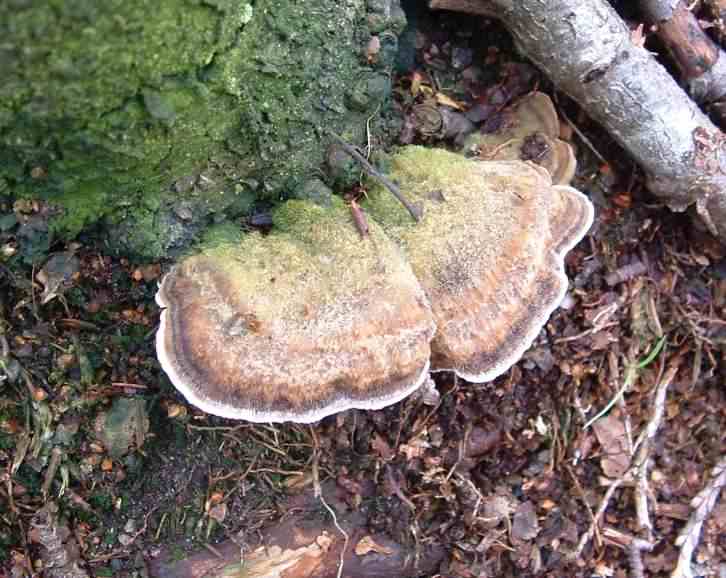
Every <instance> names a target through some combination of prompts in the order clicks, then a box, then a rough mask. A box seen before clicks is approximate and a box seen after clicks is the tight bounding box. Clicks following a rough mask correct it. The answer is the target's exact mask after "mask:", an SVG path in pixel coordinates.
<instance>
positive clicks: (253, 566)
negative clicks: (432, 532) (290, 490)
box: [149, 511, 444, 578]
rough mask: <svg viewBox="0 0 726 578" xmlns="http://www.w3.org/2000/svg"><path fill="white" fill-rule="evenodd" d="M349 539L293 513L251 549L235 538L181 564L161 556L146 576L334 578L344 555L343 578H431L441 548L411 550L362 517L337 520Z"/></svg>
mask: <svg viewBox="0 0 726 578" xmlns="http://www.w3.org/2000/svg"><path fill="white" fill-rule="evenodd" d="M338 522H339V525H340V527H341V528H342V529H343V530H344V531H345V533H346V534H347V536H348V539H347V540H346V539H345V536H344V535H343V534H342V533H341V532H340V530H339V529H338V528H337V527H336V526H335V524H334V523H332V522H331V521H330V518H329V517H328V516H327V514H325V519H321V517H320V516H316V517H313V518H311V517H310V514H309V513H305V512H300V511H297V512H296V513H295V514H293V515H292V516H290V517H288V518H287V519H285V520H283V521H282V522H280V523H279V524H275V525H272V526H270V527H268V528H267V529H266V530H263V531H262V533H261V537H262V539H261V542H260V543H259V544H258V545H256V546H253V547H250V546H244V547H243V546H241V545H240V543H237V541H235V540H227V541H226V542H224V543H222V544H219V545H216V546H214V547H213V548H210V549H209V550H205V551H202V552H198V553H197V554H194V555H192V556H190V557H188V558H185V559H183V560H176V559H173V558H172V556H171V554H172V553H171V552H165V553H163V554H162V555H160V556H158V557H157V558H155V559H153V560H151V561H150V563H149V576H150V577H151V578H202V577H204V578H282V577H284V578H335V577H336V576H338V567H339V565H340V563H341V552H343V556H342V563H343V571H342V573H341V575H342V576H344V577H346V578H398V577H400V578H405V577H411V578H413V577H417V576H431V575H433V574H435V573H436V567H437V566H438V564H439V563H440V562H441V560H442V559H443V555H444V550H443V548H440V547H432V546H426V547H422V550H421V551H419V552H418V555H417V553H416V552H415V549H414V547H413V546H410V547H409V546H406V545H403V544H400V543H398V542H396V541H394V540H391V539H390V538H388V537H386V536H384V535H381V534H373V533H370V532H367V531H366V527H365V520H364V519H363V517H362V516H359V515H356V514H351V515H349V516H346V517H344V518H339V520H338Z"/></svg>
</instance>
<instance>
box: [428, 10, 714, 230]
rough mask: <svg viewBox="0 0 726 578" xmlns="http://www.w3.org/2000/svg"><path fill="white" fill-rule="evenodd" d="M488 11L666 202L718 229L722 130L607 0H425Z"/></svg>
mask: <svg viewBox="0 0 726 578" xmlns="http://www.w3.org/2000/svg"><path fill="white" fill-rule="evenodd" d="M430 7H431V8H436V9H448V10H458V11H465V12H469V13H473V14H481V15H487V16H492V17H496V18H498V19H500V20H502V22H503V23H504V24H505V26H507V27H508V28H509V30H510V32H511V33H512V35H513V37H514V39H515V41H516V43H517V45H518V47H519V49H520V50H521V51H522V52H523V53H524V54H525V55H526V56H528V57H529V58H530V59H531V60H532V61H533V62H534V63H535V64H536V65H537V66H539V67H540V68H541V69H542V71H543V72H545V73H546V74H547V75H548V76H549V77H550V78H551V80H552V81H553V82H554V83H555V84H556V85H557V87H558V88H559V89H560V90H562V91H563V92H565V93H567V94H569V95H570V96H571V97H572V98H573V99H575V100H576V101H577V102H578V103H579V104H580V106H582V108H583V109H584V110H585V112H587V113H588V114H589V115H590V116H591V117H592V118H593V119H594V120H596V121H597V122H599V123H600V124H601V125H602V126H603V127H604V128H605V129H606V130H608V132H610V134H611V135H612V136H613V138H615V139H616V140H617V141H618V142H619V143H620V144H621V145H622V146H623V147H624V148H625V149H626V150H627V151H628V152H629V153H630V154H631V155H632V157H633V158H634V159H635V160H636V161H637V162H638V163H639V164H640V165H641V167H642V168H643V169H644V170H645V172H646V174H647V176H648V187H649V189H650V191H651V192H653V193H654V194H656V195H658V196H660V197H662V198H663V199H664V200H665V202H666V203H667V204H668V206H670V208H671V209H673V210H677V211H682V210H685V209H686V208H687V207H688V206H689V205H691V204H693V203H695V204H696V207H697V210H698V213H699V215H700V216H701V217H702V218H703V220H704V222H705V223H706V225H707V226H708V228H709V230H710V231H711V232H712V233H714V234H717V235H719V236H720V237H721V238H722V239H726V154H724V149H725V147H726V137H725V136H724V134H723V133H722V132H721V131H720V130H719V129H718V128H717V127H716V126H714V125H713V123H712V122H711V121H710V120H709V119H708V117H707V116H706V115H705V114H704V113H703V112H701V110H700V109H699V108H698V106H696V104H695V103H694V102H693V101H692V100H691V99H690V98H689V97H688V95H686V93H685V92H684V91H683V90H682V89H681V88H680V87H679V86H678V84H677V83H676V81H675V80H674V79H673V78H672V77H671V76H670V75H669V74H668V72H667V71H666V70H665V68H663V66H661V65H660V64H659V63H658V62H657V61H656V60H655V58H654V57H653V55H652V54H650V53H649V52H648V51H647V50H646V49H645V48H643V47H642V46H638V45H637V44H635V43H634V42H633V40H632V39H631V34H630V31H629V30H628V28H627V26H626V25H625V23H624V22H623V21H622V20H621V19H620V17H619V16H618V15H617V13H616V12H615V11H614V10H613V9H612V7H611V6H610V5H609V4H607V2H605V0H562V1H559V2H550V1H548V0H528V1H527V2H516V1H514V0H430Z"/></svg>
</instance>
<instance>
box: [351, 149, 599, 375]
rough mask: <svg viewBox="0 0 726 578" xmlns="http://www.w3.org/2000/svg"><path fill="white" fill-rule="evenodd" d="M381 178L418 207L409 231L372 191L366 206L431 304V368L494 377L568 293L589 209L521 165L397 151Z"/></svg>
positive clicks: (401, 213)
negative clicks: (572, 259)
mask: <svg viewBox="0 0 726 578" xmlns="http://www.w3.org/2000/svg"><path fill="white" fill-rule="evenodd" d="M389 177H390V178H391V179H392V180H394V181H395V182H397V183H398V185H399V186H400V188H401V190H402V191H403V193H404V194H405V195H407V196H408V197H409V201H411V202H413V203H415V204H417V205H419V206H420V207H421V208H422V209H423V217H422V219H421V221H420V222H418V223H415V222H414V221H413V220H412V219H411V217H410V215H409V214H408V212H407V211H406V210H405V209H404V208H403V207H402V206H401V205H400V204H399V203H398V202H397V201H395V199H393V197H392V196H391V194H390V193H389V192H388V191H387V190H385V189H384V188H383V187H381V186H380V185H375V186H373V187H372V188H371V190H370V191H369V194H368V199H369V200H368V202H366V203H364V208H365V209H366V210H367V211H368V212H369V214H370V216H371V218H372V219H374V220H376V221H378V222H379V223H380V224H381V225H382V226H383V229H384V230H385V231H386V233H387V234H388V235H389V236H390V237H392V238H393V239H395V240H396V241H397V242H398V243H399V244H400V246H401V247H402V249H403V250H404V252H405V253H406V255H407V257H408V260H409V262H410V263H411V267H412V269H413V271H414V273H415V275H416V277H417V279H418V280H419V282H420V283H421V285H422V287H423V289H424V291H425V292H426V295H427V297H428V298H429V301H430V303H431V307H432V311H433V314H434V319H435V321H436V326H437V332H436V334H435V336H434V339H433V342H432V344H431V349H432V360H431V366H432V368H433V369H435V370H448V369H453V370H454V371H456V373H457V374H459V375H460V376H461V377H464V378H465V379H468V380H469V381H475V382H482V381H489V380H491V379H494V378H495V377H496V376H498V375H499V374H501V373H502V372H503V371H505V370H507V369H508V368H509V367H510V366H511V365H512V364H513V363H514V362H516V361H517V360H518V359H519V358H520V357H521V355H522V353H524V351H525V350H526V349H527V348H528V347H529V346H530V345H531V343H532V341H533V340H534V338H535V337H536V336H537V334H538V333H539V331H540V329H541V328H542V326H543V325H544V324H545V322H546V321H547V319H548V318H549V316H550V314H551V313H552V311H553V310H554V309H555V308H556V307H558V306H559V304H560V302H561V301H562V298H563V297H564V295H565V291H566V289H567V277H566V275H565V272H564V255H565V253H566V252H567V251H569V250H570V249H571V248H572V247H573V246H574V245H575V244H576V243H577V242H578V241H579V240H580V239H581V238H582V237H583V236H584V235H585V233H586V232H587V231H588V230H589V228H590V225H591V224H592V219H593V208H592V204H591V203H590V202H589V200H587V198H586V197H585V196H584V195H582V193H580V192H579V191H576V190H575V189H572V188H570V187H566V186H553V185H552V183H551V177H550V175H549V173H548V172H547V171H546V170H544V169H542V168H540V167H538V166H537V165H534V164H531V163H525V162H521V161H496V162H495V161H486V162H478V161H473V160H469V159H466V158H464V157H463V156H460V155H456V154H454V153H450V152H448V151H445V150H441V149H424V148H422V147H405V148H403V149H402V150H400V151H399V152H398V153H397V154H395V155H393V156H392V157H391V171H390V174H389Z"/></svg>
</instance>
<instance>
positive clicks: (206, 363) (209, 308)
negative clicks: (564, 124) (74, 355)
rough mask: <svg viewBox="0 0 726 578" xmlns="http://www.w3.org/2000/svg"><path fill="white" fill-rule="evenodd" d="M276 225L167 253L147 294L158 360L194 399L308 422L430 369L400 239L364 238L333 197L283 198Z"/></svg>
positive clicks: (414, 284) (375, 233)
mask: <svg viewBox="0 0 726 578" xmlns="http://www.w3.org/2000/svg"><path fill="white" fill-rule="evenodd" d="M274 221H275V225H276V226H275V229H274V232H273V233H271V234H269V235H267V236H263V235H261V234H260V233H251V234H249V235H245V236H243V237H242V238H241V239H239V240H238V241H237V242H225V243H221V244H219V245H217V246H215V247H214V248H210V249H208V250H203V251H202V252H201V253H200V254H198V255H195V256H192V257H188V258H187V259H185V260H183V261H182V262H181V263H179V264H178V265H176V266H175V267H174V268H173V269H172V270H171V271H170V272H169V273H168V274H167V275H166V276H165V277H164V279H163V280H162V283H161V285H160V287H159V291H158V293H157V296H156V299H157V302H158V304H159V305H160V306H161V307H163V308H164V309H163V311H162V313H161V322H160V326H159V330H158V332H157V336H156V348H157V355H158V358H159V361H160V363H161V366H162V368H163V369H164V371H165V372H166V373H167V375H168V376H169V378H170V379H171V381H172V382H173V384H174V385H175V386H176V388H177V389H178V390H179V391H181V393H182V394H183V395H184V396H185V397H186V398H187V400H188V401H190V402H191V403H192V404H193V405H196V406H197V407H199V408H201V409H202V410H204V411H206V412H208V413H212V414H215V415H219V416H222V417H229V418H235V419H244V420H248V421H254V422H279V421H296V422H313V421H317V420H319V419H321V418H323V417H325V416H326V415H329V414H331V413H335V412H338V411H343V410H345V409H349V408H352V407H355V408H363V409H378V408H381V407H385V406H387V405H390V404H392V403H395V402H396V401H399V400H400V399H402V398H404V397H406V396H407V395H409V394H410V393H411V392H412V391H414V390H415V389H417V388H418V387H419V386H420V385H421V384H422V383H423V381H424V380H425V379H426V377H427V376H428V367H429V357H430V345H429V344H430V341H431V337H432V336H433V333H434V323H433V318H432V316H431V311H430V308H429V304H428V301H427V299H426V297H425V295H424V293H423V290H422V289H421V287H420V285H419V283H418V281H417V280H416V277H415V276H414V275H413V272H412V271H411V267H410V266H409V264H408V263H407V261H406V260H405V258H404V256H403V254H402V253H401V251H400V250H399V248H398V247H397V246H396V245H395V244H394V243H393V241H391V240H390V239H389V238H388V237H387V236H386V235H385V234H384V232H383V230H382V228H381V227H380V225H378V224H376V223H370V225H369V232H368V236H367V237H366V240H365V242H360V236H359V235H358V233H357V231H356V229H355V228H354V226H353V224H352V222H351V219H350V214H349V212H348V211H347V210H346V208H345V207H344V206H343V204H342V201H337V202H336V203H335V206H334V207H332V208H322V207H318V206H317V205H313V204H311V203H306V202H303V201H289V202H287V203H286V204H284V205H282V206H281V207H280V208H279V209H278V210H277V212H276V213H275V215H274Z"/></svg>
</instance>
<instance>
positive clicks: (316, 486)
mask: <svg viewBox="0 0 726 578" xmlns="http://www.w3.org/2000/svg"><path fill="white" fill-rule="evenodd" d="M310 435H311V437H312V438H313V464H312V468H313V492H314V494H315V497H316V498H318V499H319V500H320V503H321V504H322V505H323V507H324V508H325V509H326V510H327V511H328V514H330V517H331V518H332V519H333V525H334V526H335V528H336V529H337V530H338V532H340V533H341V534H342V535H343V548H342V549H341V550H340V560H339V562H338V574H337V578H341V577H342V576H343V565H344V564H345V553H346V551H347V550H348V543H349V542H350V537H349V536H348V532H346V531H345V530H344V529H343V528H342V527H341V525H340V524H339V523H338V516H336V515H335V511H334V510H333V508H331V507H330V506H329V505H328V502H326V501H325V498H324V497H323V491H322V488H321V487H320V475H319V468H318V456H319V452H320V446H319V445H318V436H317V435H316V433H315V429H314V428H313V426H310Z"/></svg>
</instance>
